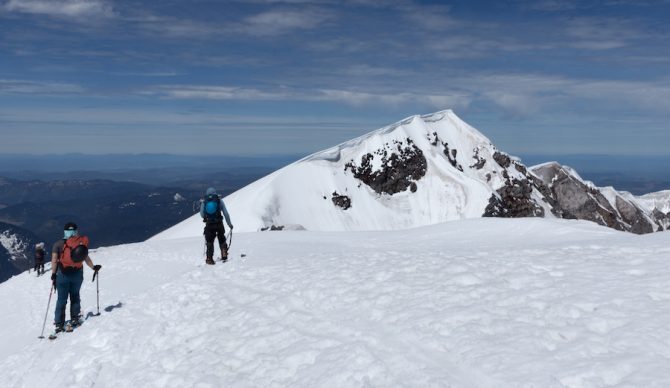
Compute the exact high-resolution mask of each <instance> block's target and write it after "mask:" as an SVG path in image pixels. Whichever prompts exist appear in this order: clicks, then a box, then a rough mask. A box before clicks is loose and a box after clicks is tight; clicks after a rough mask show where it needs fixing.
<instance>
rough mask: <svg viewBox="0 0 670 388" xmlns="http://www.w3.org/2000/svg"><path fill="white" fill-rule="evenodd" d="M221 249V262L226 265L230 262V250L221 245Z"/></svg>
mask: <svg viewBox="0 0 670 388" xmlns="http://www.w3.org/2000/svg"><path fill="white" fill-rule="evenodd" d="M219 248H220V249H221V261H223V262H224V263H225V262H226V261H228V248H227V247H226V246H225V245H220V246H219Z"/></svg>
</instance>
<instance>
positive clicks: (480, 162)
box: [470, 149, 490, 180]
mask: <svg viewBox="0 0 670 388" xmlns="http://www.w3.org/2000/svg"><path fill="white" fill-rule="evenodd" d="M472 158H473V159H474V160H475V163H474V164H472V165H470V168H476V169H477V170H481V169H482V168H483V167H484V165H485V164H486V159H484V158H482V157H481V156H479V149H475V154H474V155H473V156H472ZM487 175H488V174H487ZM489 180H490V179H489Z"/></svg>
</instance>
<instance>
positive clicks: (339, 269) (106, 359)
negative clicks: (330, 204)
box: [0, 218, 670, 388]
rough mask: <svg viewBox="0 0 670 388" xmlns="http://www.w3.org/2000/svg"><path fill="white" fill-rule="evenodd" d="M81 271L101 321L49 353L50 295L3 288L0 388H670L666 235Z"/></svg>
mask: <svg viewBox="0 0 670 388" xmlns="http://www.w3.org/2000/svg"><path fill="white" fill-rule="evenodd" d="M91 237H92V238H94V236H91ZM242 254H244V255H245V257H241V255H242ZM91 256H92V258H93V260H94V262H95V263H96V264H102V266H103V268H102V270H101V272H100V287H101V294H100V303H101V310H102V311H101V312H102V314H101V316H99V317H92V316H89V317H88V318H87V320H86V321H85V323H84V325H83V326H82V327H80V328H78V329H77V330H75V332H74V333H68V334H61V335H60V337H59V338H58V339H56V340H55V341H49V340H46V339H45V340H39V339H37V336H38V335H39V334H40V330H41V325H42V321H43V319H44V312H45V308H46V303H47V298H48V291H49V284H50V280H49V279H48V277H41V278H36V277H34V275H29V274H25V273H24V274H22V275H20V276H17V277H14V278H12V279H10V280H8V281H7V282H5V283H3V284H0V301H1V302H0V303H2V305H1V306H0V311H2V314H0V324H1V325H2V327H3V328H4V330H3V331H2V333H1V334H0V386H2V387H66V386H77V387H93V386H95V387H164V386H167V387H310V388H311V387H613V386H617V387H668V386H670V374H669V373H668V370H669V367H670V308H669V305H670V289H668V285H670V264H669V263H670V233H667V232H662V233H654V234H648V235H642V236H638V235H634V234H631V233H624V232H617V231H614V230H612V229H608V228H605V227H600V226H597V225H596V224H593V223H590V222H586V221H566V220H559V219H540V218H535V219H495V218H485V219H471V220H462V221H456V222H450V223H444V224H439V225H433V226H426V227H421V228H417V229H410V230H402V231H386V232H307V231H283V232H254V233H240V234H235V236H234V240H233V245H232V250H231V256H232V259H231V261H230V262H229V263H226V264H221V263H220V262H219V263H217V265H215V266H213V267H212V266H206V265H204V258H203V241H202V237H200V236H198V237H188V238H179V239H162V240H161V239H157V240H153V241H148V242H145V243H140V244H132V245H124V246H118V247H111V248H102V249H99V250H97V251H96V252H93V253H92V254H91ZM85 271H86V272H85V281H84V286H83V288H82V309H83V313H84V314H85V315H89V313H93V312H95V309H96V306H95V303H96V298H95V297H96V295H95V284H94V283H91V271H90V270H88V269H86V270H85ZM54 304H55V298H54V300H52V303H51V307H50V311H49V323H50V322H51V321H52V319H53V309H54ZM49 328H50V326H49Z"/></svg>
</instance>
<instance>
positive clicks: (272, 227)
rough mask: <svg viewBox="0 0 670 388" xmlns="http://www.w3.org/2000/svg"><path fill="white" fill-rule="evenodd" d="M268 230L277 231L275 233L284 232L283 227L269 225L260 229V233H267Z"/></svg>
mask: <svg viewBox="0 0 670 388" xmlns="http://www.w3.org/2000/svg"><path fill="white" fill-rule="evenodd" d="M268 230H272V231H274V230H277V231H279V230H284V225H270V226H266V227H264V228H261V231H263V232H265V231H268Z"/></svg>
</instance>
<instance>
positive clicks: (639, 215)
mask: <svg viewBox="0 0 670 388" xmlns="http://www.w3.org/2000/svg"><path fill="white" fill-rule="evenodd" d="M616 208H617V210H618V211H619V214H620V215H621V218H623V220H624V222H626V223H627V224H628V225H630V229H629V231H630V232H633V233H635V234H645V233H652V232H654V229H655V228H654V225H653V224H652V223H651V222H649V220H648V219H647V217H645V215H644V212H643V211H642V210H641V209H640V208H638V207H637V206H635V205H634V204H632V203H630V202H628V201H626V200H625V199H623V198H621V197H619V196H617V197H616Z"/></svg>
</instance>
